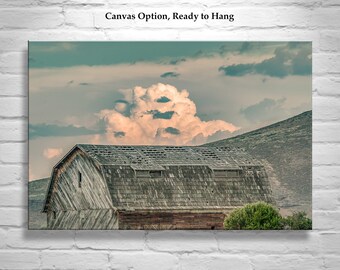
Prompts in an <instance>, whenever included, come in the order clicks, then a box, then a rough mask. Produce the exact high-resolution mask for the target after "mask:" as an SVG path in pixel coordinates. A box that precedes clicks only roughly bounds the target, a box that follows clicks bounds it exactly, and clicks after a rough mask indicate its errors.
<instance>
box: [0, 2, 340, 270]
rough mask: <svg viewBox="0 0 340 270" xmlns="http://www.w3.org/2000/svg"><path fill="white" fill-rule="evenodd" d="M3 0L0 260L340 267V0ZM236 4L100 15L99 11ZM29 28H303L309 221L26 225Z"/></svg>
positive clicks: (9, 264)
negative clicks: (294, 225)
mask: <svg viewBox="0 0 340 270" xmlns="http://www.w3.org/2000/svg"><path fill="white" fill-rule="evenodd" d="M111 2H112V1H108V0H91V1H86V4H82V3H81V2H80V1H77V0H72V1H65V0H53V1H52V0H12V1H0V269H148V270H149V269H239V270H243V269H246V270H258V269H285V270H286V269H339V267H340V176H339V175H340V131H339V130H340V54H339V50H340V30H339V26H340V16H339V14H340V2H339V1H338V0H334V1H333V0H328V1H321V0H313V1H307V0H272V1H267V0H228V1H226V0H215V1H203V0H200V1H193V0H179V1H177V4H171V3H170V2H169V1H164V0H161V1H154V0H144V1H139V0H132V1H126V0H123V1H115V2H116V3H111ZM110 10H114V11H129V10H130V11H135V12H139V11H153V10H155V11H157V12H164V13H165V12H169V11H176V10H178V11H179V10H180V11H181V12H185V11H188V12H190V11H192V10H200V11H202V12H205V11H207V12H210V11H221V12H222V11H226V12H233V13H235V22H234V23H223V22H216V21H215V22H206V23H205V22H203V23H202V22H198V23H197V24H194V23H190V22H187V23H185V22H180V23H179V22H171V23H155V22H150V23H144V22H139V21H135V22H133V23H126V22H115V23H114V22H107V21H105V20H103V18H102V16H103V13H104V12H105V11H110ZM27 40H312V41H313V52H314V55H313V62H314V63H313V64H314V66H313V70H314V78H313V91H314V92H313V117H314V120H313V121H314V127H313V142H314V143H313V151H314V152H313V166H314V167H313V188H314V191H313V199H314V207H313V208H314V211H313V223H314V228H315V230H314V231H312V232H287V231H283V232H271V231H269V232H212V231H211V232H210V231H209V232H204V231H170V232H166V231H159V232H153V231H132V232H117V231H112V232H111V231H107V232H99V231H80V232H73V231H53V232H49V231H43V232H39V231H28V230H27V229H26V227H27V210H26V204H27V202H26V200H27V195H26V194H27V193H26V192H27V134H26V133H27V70H26V65H27V59H26V58H27Z"/></svg>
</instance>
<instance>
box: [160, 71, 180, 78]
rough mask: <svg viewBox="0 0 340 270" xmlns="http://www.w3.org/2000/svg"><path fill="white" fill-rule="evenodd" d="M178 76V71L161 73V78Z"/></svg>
mask: <svg viewBox="0 0 340 270" xmlns="http://www.w3.org/2000/svg"><path fill="white" fill-rule="evenodd" d="M178 76H179V73H176V72H172V71H170V72H165V73H163V74H162V75H161V77H162V78H176V77H178Z"/></svg>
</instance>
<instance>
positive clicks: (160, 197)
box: [104, 165, 273, 210]
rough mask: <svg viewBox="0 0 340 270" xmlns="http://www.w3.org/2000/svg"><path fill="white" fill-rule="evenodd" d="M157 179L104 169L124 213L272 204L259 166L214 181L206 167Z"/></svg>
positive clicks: (174, 169) (169, 171)
mask: <svg viewBox="0 0 340 270" xmlns="http://www.w3.org/2000/svg"><path fill="white" fill-rule="evenodd" d="M165 169H166V170H165V171H162V176H161V177H156V178H152V177H136V175H135V172H134V170H133V169H132V168H131V167H129V166H105V168H104V175H105V177H106V179H107V183H108V187H109V190H110V193H111V197H112V201H113V204H114V205H115V206H116V207H118V208H124V209H129V208H132V209H141V210H147V209H165V210H166V209H174V210H176V209H190V210H191V209H204V208H206V209H214V208H217V209H221V208H228V207H235V206H242V205H244V204H246V203H253V202H257V201H265V202H269V203H273V200H272V196H271V188H270V184H269V181H268V178H267V175H266V172H265V170H264V168H263V166H251V167H250V166H249V167H247V166H243V167H241V169H240V170H239V172H238V175H237V176H235V175H233V174H232V175H231V176H228V174H226V175H225V176H223V177H221V176H219V177H216V176H215V175H214V173H213V172H212V171H211V169H210V168H209V167H207V166H189V165H188V166H168V167H165Z"/></svg>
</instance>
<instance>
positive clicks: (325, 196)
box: [313, 190, 340, 210]
mask: <svg viewBox="0 0 340 270" xmlns="http://www.w3.org/2000/svg"><path fill="white" fill-rule="evenodd" d="M339 206H340V192H339V190H314V191H313V209H314V210H336V209H338V208H339Z"/></svg>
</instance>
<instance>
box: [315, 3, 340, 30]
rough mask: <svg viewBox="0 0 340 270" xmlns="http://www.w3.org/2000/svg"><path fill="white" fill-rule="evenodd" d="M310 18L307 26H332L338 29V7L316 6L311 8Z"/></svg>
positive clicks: (339, 22) (339, 21) (320, 27)
mask: <svg viewBox="0 0 340 270" xmlns="http://www.w3.org/2000/svg"><path fill="white" fill-rule="evenodd" d="M312 12H313V15H312V20H310V23H309V24H308V26H309V27H313V26H314V27H318V28H319V29H322V28H324V27H325V28H326V27H327V28H334V29H338V28H337V26H338V25H339V24H340V17H339V9H337V8H333V7H329V8H325V7H322V8H316V9H313V11H312Z"/></svg>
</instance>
